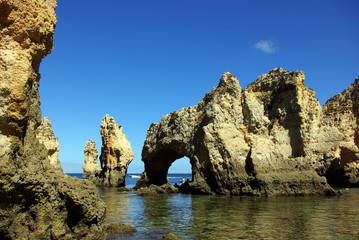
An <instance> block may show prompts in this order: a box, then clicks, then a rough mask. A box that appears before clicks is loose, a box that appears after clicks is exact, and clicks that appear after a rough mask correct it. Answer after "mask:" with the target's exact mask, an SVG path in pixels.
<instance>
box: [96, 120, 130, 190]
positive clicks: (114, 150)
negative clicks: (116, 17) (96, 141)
mask: <svg viewBox="0 0 359 240" xmlns="http://www.w3.org/2000/svg"><path fill="white" fill-rule="evenodd" d="M100 133H101V136H102V147H101V155H100V162H101V168H102V171H101V174H100V178H102V184H101V185H104V186H125V177H126V173H127V168H128V165H129V164H130V163H131V161H132V160H133V158H134V154H133V152H132V148H131V144H130V142H129V141H128V140H127V138H126V135H125V134H123V132H122V126H119V125H118V124H117V123H116V122H115V119H114V118H113V117H110V116H109V115H108V114H106V116H104V117H103V118H102V120H101V127H100Z"/></svg>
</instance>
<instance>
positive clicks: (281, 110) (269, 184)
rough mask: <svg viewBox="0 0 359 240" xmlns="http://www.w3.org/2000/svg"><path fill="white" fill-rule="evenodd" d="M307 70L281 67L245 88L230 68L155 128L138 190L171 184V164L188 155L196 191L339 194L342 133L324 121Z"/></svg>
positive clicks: (150, 134)
mask: <svg viewBox="0 0 359 240" xmlns="http://www.w3.org/2000/svg"><path fill="white" fill-rule="evenodd" d="M303 82H304V73H303V72H288V71H285V70H283V69H281V68H279V69H273V70H272V71H270V72H269V73H268V74H263V75H262V76H260V77H259V78H258V79H257V80H256V81H255V82H253V83H252V84H250V85H249V86H248V87H247V88H246V89H244V90H243V89H242V88H241V87H240V85H239V82H238V80H237V79H236V78H235V77H234V76H233V75H232V74H230V73H225V74H223V76H222V78H221V80H220V82H219V84H218V86H217V87H215V88H213V90H212V91H211V92H210V93H207V94H206V96H205V97H204V98H203V99H202V100H201V101H200V102H199V103H198V104H197V105H195V106H191V107H188V108H182V109H180V110H179V111H175V112H172V113H171V114H168V115H165V116H164V117H163V118H162V120H161V121H160V122H159V123H156V124H152V125H151V126H150V128H149V129H148V132H147V136H146V140H145V143H144V147H143V150H142V160H143V162H144V163H145V172H144V173H143V174H142V177H141V178H140V179H139V181H138V182H137V184H136V188H137V189H139V190H140V189H141V188H143V187H149V186H150V185H151V184H153V185H157V186H161V185H163V184H166V183H168V180H167V178H166V175H167V171H168V168H169V167H170V166H171V164H172V162H174V161H175V160H176V159H178V158H181V157H183V156H186V157H188V158H189V159H190V163H191V165H192V177H193V182H192V184H191V188H192V190H191V191H192V192H193V193H202V194H232V195H256V196H260V195H265V196H270V195H317V194H325V195H332V194H335V191H334V190H333V189H332V188H331V187H330V186H329V185H328V183H327V181H326V179H325V177H322V176H319V175H318V173H321V172H322V173H323V174H324V173H325V172H326V170H327V169H328V167H329V166H330V163H331V162H332V161H334V160H335V159H336V157H337V150H338V146H339V142H340V140H341V138H342V134H341V133H340V132H339V131H338V130H337V129H336V128H335V127H333V126H330V125H329V124H327V123H326V122H325V120H324V119H325V118H324V117H323V113H322V108H321V106H320V104H319V102H318V100H317V99H316V98H315V94H314V91H313V90H311V89H309V88H307V87H306V86H305V85H304V83H303Z"/></svg>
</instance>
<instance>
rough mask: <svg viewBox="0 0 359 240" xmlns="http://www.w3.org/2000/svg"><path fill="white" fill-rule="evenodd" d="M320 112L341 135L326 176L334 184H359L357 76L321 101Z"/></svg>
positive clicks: (358, 80)
mask: <svg viewBox="0 0 359 240" xmlns="http://www.w3.org/2000/svg"><path fill="white" fill-rule="evenodd" d="M324 114H325V116H327V117H328V118H329V119H330V120H331V121H330V123H331V125H332V126H335V127H337V128H338V129H339V131H340V132H341V133H342V134H343V139H342V141H341V142H340V146H339V151H338V155H339V157H338V159H337V161H334V162H333V163H332V165H331V166H330V168H329V169H328V171H327V172H326V177H327V178H328V181H329V182H330V183H331V184H333V185H336V186H345V187H359V148H358V147H359V118H358V117H359V77H357V78H356V79H355V82H354V83H353V84H352V85H351V86H349V87H348V88H347V89H346V90H344V91H343V92H342V93H340V94H337V95H336V96H334V97H333V98H331V99H329V100H328V101H327V102H326V103H325V105H324Z"/></svg>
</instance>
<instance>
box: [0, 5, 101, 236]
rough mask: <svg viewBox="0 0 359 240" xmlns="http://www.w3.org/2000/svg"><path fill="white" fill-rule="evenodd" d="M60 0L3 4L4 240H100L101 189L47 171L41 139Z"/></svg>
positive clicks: (0, 200)
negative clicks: (43, 88) (42, 91)
mask: <svg viewBox="0 0 359 240" xmlns="http://www.w3.org/2000/svg"><path fill="white" fill-rule="evenodd" d="M55 7H56V1H55V0H46V1H36V0H25V1H23V0H21V1H20V0H6V1H4V0H0V206H1V207H0V238H1V239H79V238H88V239H101V238H103V237H104V233H103V227H102V222H103V220H104V217H105V211H106V209H105V205H104V203H103V202H102V201H101V200H100V199H99V195H98V193H97V189H96V187H95V186H94V185H93V184H92V183H90V182H89V181H86V180H79V179H76V178H71V177H68V176H67V175H66V174H64V173H62V172H61V171H58V170H56V168H55V167H54V165H53V164H50V158H49V157H48V155H49V151H48V149H47V148H46V147H45V145H44V144H41V143H40V142H39V140H38V139H37V138H36V130H37V129H38V127H39V126H40V123H41V109H40V98H39V91H38V86H39V80H40V74H39V65H40V62H41V59H42V58H43V57H45V56H46V55H47V54H48V53H50V52H51V50H52V43H53V34H54V28H55V24H56V15H55V12H54V9H55Z"/></svg>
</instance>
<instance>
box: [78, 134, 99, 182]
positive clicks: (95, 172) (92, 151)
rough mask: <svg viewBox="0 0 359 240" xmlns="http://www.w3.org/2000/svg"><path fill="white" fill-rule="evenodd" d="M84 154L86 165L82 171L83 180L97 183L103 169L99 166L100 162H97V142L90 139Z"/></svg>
mask: <svg viewBox="0 0 359 240" xmlns="http://www.w3.org/2000/svg"><path fill="white" fill-rule="evenodd" d="M84 154H85V162H84V165H83V166H82V169H83V171H84V173H83V178H84V179H89V180H91V181H93V182H94V183H97V182H98V177H99V175H100V172H101V168H100V167H99V166H98V162H97V157H98V151H97V149H96V145H95V142H94V141H93V140H92V139H89V140H88V141H87V142H86V145H85V149H84Z"/></svg>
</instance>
